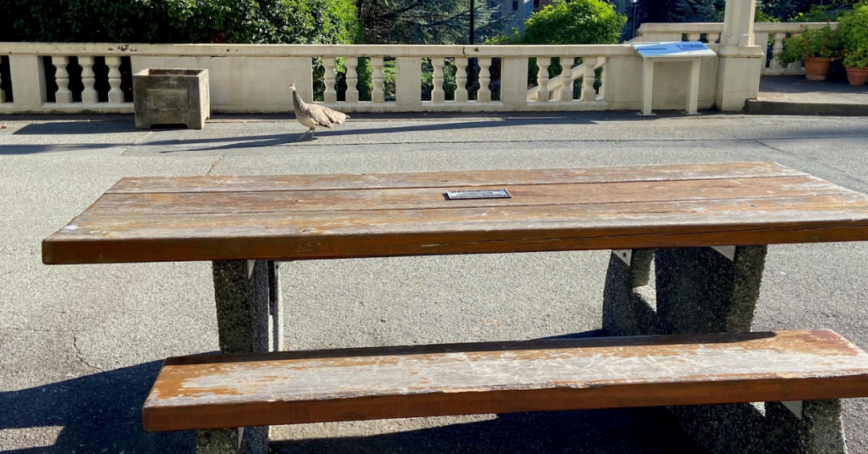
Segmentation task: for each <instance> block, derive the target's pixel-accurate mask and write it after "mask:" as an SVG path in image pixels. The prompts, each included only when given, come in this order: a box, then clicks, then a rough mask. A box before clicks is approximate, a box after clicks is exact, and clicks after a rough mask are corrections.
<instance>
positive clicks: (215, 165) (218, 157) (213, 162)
mask: <svg viewBox="0 0 868 454" xmlns="http://www.w3.org/2000/svg"><path fill="white" fill-rule="evenodd" d="M222 160H223V156H217V159H215V160H214V161H212V162H211V167H210V168H209V169H208V171H207V172H205V175H211V171H212V170H214V167H217V164H219V163H220V161H222Z"/></svg>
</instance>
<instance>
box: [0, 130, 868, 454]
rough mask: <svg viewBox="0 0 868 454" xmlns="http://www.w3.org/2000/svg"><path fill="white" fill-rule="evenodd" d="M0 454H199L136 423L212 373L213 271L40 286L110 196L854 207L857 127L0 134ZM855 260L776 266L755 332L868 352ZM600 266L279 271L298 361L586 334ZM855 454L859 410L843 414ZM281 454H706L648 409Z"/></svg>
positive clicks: (145, 270) (444, 429)
mask: <svg viewBox="0 0 868 454" xmlns="http://www.w3.org/2000/svg"><path fill="white" fill-rule="evenodd" d="M0 125H4V126H6V128H5V129H0V194H2V195H3V196H2V197H0V213H2V215H0V377H2V379H0V409H2V410H0V451H4V452H7V451H8V452H20V453H54V452H57V453H73V452H75V453H121V452H123V453H126V454H130V453H143V452H161V453H171V452H191V451H190V450H192V448H193V435H192V434H191V433H189V432H180V433H168V434H147V433H144V432H143V431H142V429H141V418H140V410H141V405H142V403H143V401H144V398H145V396H146V395H147V393H148V391H149V388H150V386H151V384H152V383H153V380H154V378H155V377H156V374H157V371H158V370H159V367H160V363H161V361H162V360H163V359H165V358H166V357H168V356H174V355H187V354H196V353H206V352H213V351H215V350H216V349H217V326H216V318H215V311H214V302H213V287H212V283H211V276H210V273H211V270H210V264H209V263H159V264H124V265H93V266H90V265H88V266H46V265H43V264H42V261H41V251H40V247H41V245H40V243H41V241H42V239H44V238H45V237H47V236H48V235H50V234H51V233H53V232H54V231H56V230H58V229H60V228H61V227H63V226H64V225H65V224H66V223H67V222H68V221H69V220H70V219H72V217H74V216H75V215H77V214H79V213H80V212H81V211H83V210H84V209H85V208H87V207H88V206H89V205H90V204H91V203H92V202H93V201H95V200H96V198H97V197H99V195H100V194H102V193H103V192H104V191H105V190H106V189H108V188H109V187H110V186H111V185H112V184H114V183H115V182H116V181H117V180H118V179H120V178H122V177H124V176H139V175H204V174H212V175H229V174H234V175H253V174H307V173H371V172H397V171H401V172H413V171H434V170H469V169H508V168H553V167H583V166H614V165H640V164H669V163H700V162H732V161H748V160H772V161H777V162H780V163H782V164H784V165H787V166H790V167H793V168H796V169H799V170H802V171H805V172H808V173H811V174H813V175H815V176H818V177H820V178H824V179H827V180H829V181H832V182H834V183H837V184H839V185H842V186H844V187H848V188H851V189H854V190H857V191H861V192H866V193H868V159H866V152H868V118H858V117H851V118H845V117H798V116H786V117H773V116H762V117H760V116H741V115H721V114H714V113H706V114H704V115H700V116H682V115H659V116H656V117H640V116H637V115H635V114H633V113H593V114H538V115H519V114H516V115H507V116H504V115H485V114H478V115H473V116H447V115H422V114H418V115H405V116H389V115H380V116H374V115H361V114H359V115H353V118H352V119H351V121H350V122H349V123H348V124H347V125H345V126H344V127H341V128H340V129H337V130H335V131H328V130H325V131H320V132H317V135H316V137H317V138H316V140H314V141H300V139H301V137H302V134H303V133H304V132H305V128H304V127H302V126H300V125H299V124H298V123H296V122H295V121H294V120H292V118H291V117H285V116H263V117H253V116H250V117H247V116H234V117H233V116H215V118H214V119H213V120H211V121H210V122H209V123H208V125H207V126H206V128H205V129H204V130H201V131H196V130H177V129H156V130H150V131H137V130H135V128H134V125H133V121H132V118H131V117H128V116H117V117H111V116H109V117H28V118H25V117H13V116H5V117H4V116H0ZM866 257H868V243H836V244H814V245H787V246H773V247H770V249H769V256H768V262H767V265H766V268H765V274H764V283H763V287H762V292H761V296H760V302H759V305H758V310H757V313H756V319H755V323H754V329H755V330H783V329H802V328H830V329H834V330H836V331H838V332H839V333H841V334H842V335H844V336H845V337H847V338H848V339H850V340H852V341H854V342H855V343H856V344H858V345H860V346H861V347H862V348H865V349H868V304H866V302H868V283H866V278H868V271H866V267H865V259H866ZM607 261H608V252H605V251H595V252H561V253H530V254H508V255H478V256H444V257H425V258H419V257H409V258H388V259H365V260H333V261H310V262H290V263H284V264H282V267H281V279H282V281H281V284H282V287H283V288H282V290H283V295H284V298H285V300H286V304H287V312H288V315H287V318H286V320H285V324H286V336H287V339H286V341H287V344H288V345H289V347H290V348H292V349H315V348H333V347H361V346H382V345H399V344H424V343H439V342H472V341H486V340H488V341H491V340H520V339H533V338H543V337H554V336H567V335H573V336H575V335H598V334H600V333H599V329H600V326H601V322H600V317H601V302H602V289H603V282H604V277H605V270H606V264H607ZM844 408H845V415H844V425H845V430H846V431H847V435H848V445H849V449H850V452H851V453H868V399H853V400H847V401H845V403H844ZM272 439H273V440H274V441H273V443H272V448H273V449H274V450H275V451H276V452H282V453H283V452H285V453H290V452H291V453H293V454H296V453H304V454H307V453H326V452H349V453H425V454H427V453H464V452H466V453H504V452H510V453H618V454H621V453H701V452H702V450H701V449H699V448H698V447H697V446H695V445H694V444H693V442H692V441H691V440H690V439H689V438H687V437H686V436H685V435H684V434H683V432H681V430H680V429H679V428H678V426H677V424H676V423H675V422H674V420H673V419H672V418H671V417H670V416H669V415H668V413H667V412H666V411H664V410H662V409H656V408H650V409H623V410H595V411H576V412H554V413H535V414H515V415H483V416H473V417H460V418H457V417H455V418H453V417H449V418H445V417H444V418H416V419H406V420H387V421H374V422H352V423H329V424H310V425H299V426H282V427H275V428H273V429H272Z"/></svg>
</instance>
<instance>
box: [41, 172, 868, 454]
mask: <svg viewBox="0 0 868 454" xmlns="http://www.w3.org/2000/svg"><path fill="white" fill-rule="evenodd" d="M452 192H458V194H452V196H453V197H450V196H449V195H447V194H449V193H452ZM864 240H868V196H865V195H863V194H860V193H857V192H854V191H851V190H848V189H845V188H842V187H840V186H837V185H835V184H832V183H829V182H826V181H823V180H820V179H818V178H815V177H812V176H810V175H807V174H805V173H803V172H799V171H797V170H794V169H791V168H788V167H785V166H782V165H780V164H777V163H772V162H749V163H728V164H695V165H694V164H691V165H669V166H642V167H611V168H585V169H547V170H486V171H466V172H432V173H394V174H361V175H295V176H288V175H284V176H191V177H130V178H124V179H122V180H120V181H119V182H118V183H117V184H115V185H114V186H113V187H112V188H111V189H109V190H108V191H107V192H106V193H105V194H104V195H103V196H102V197H100V198H99V200H97V201H96V203H94V204H93V205H92V206H91V207H89V208H88V209H87V210H85V211H84V212H83V213H82V214H81V215H79V216H77V217H76V218H75V219H73V220H72V221H71V222H70V223H69V224H68V225H67V226H66V227H63V228H62V229H60V230H59V231H58V232H56V233H55V234H53V235H51V236H50V237H49V238H47V239H46V240H45V241H44V242H43V261H44V262H45V263H46V264H94V263H124V262H162V261H205V260H207V261H212V262H213V277H214V289H215V299H216V308H217V318H218V330H219V339H220V350H221V353H226V354H247V355H240V356H238V355H235V356H232V355H228V356H227V355H216V356H207V355H206V356H197V357H187V358H172V359H169V360H167V362H166V364H165V366H164V368H163V370H162V371H161V373H160V376H159V377H158V379H157V383H156V384H155V386H154V389H153V390H152V393H151V395H150V396H149V398H148V401H147V402H146V404H145V408H144V424H145V428H146V429H147V430H154V431H163V430H190V429H198V430H199V432H198V447H199V450H200V452H236V451H237V450H238V449H248V450H254V451H255V450H259V451H261V452H264V449H266V447H267V441H268V436H267V433H268V429H267V425H269V424H287V423H299V422H318V421H339V420H352V419H374V418H391V417H409V416H427V415H441V414H442V415H448V414H473V413H486V412H510V411H537V410H562V409H580V408H615V407H624V406H648V405H678V407H673V408H672V410H673V412H674V413H675V414H676V415H677V416H678V417H679V420H680V421H681V423H682V425H683V426H684V427H685V430H687V431H688V432H689V433H690V434H692V435H693V436H694V437H695V438H696V439H697V440H698V441H700V442H701V443H703V444H704V445H705V446H706V447H708V448H709V449H710V450H711V451H712V452H737V451H739V450H742V452H744V450H745V449H747V447H750V449H756V448H757V447H758V446H760V447H761V446H766V447H768V448H769V449H771V450H773V451H778V450H779V449H780V448H781V447H782V446H784V447H789V448H792V449H791V450H786V451H787V452H844V449H845V448H844V441H843V432H842V429H841V422H840V412H841V410H840V401H839V400H838V399H840V398H845V397H857V396H868V355H866V354H865V352H863V351H861V350H860V349H859V348H858V347H856V346H854V345H853V344H850V343H849V342H847V341H846V340H845V339H843V338H841V337H840V336H838V335H837V334H835V333H832V332H830V331H823V330H814V331H794V332H779V333H751V332H750V331H751V323H752V320H753V313H754V309H755V306H756V302H757V298H758V296H759V288H760V284H761V280H762V270H763V265H764V261H765V255H766V251H767V245H769V244H782V243H813V242H833V241H864ZM599 249H611V250H612V254H611V258H610V261H609V269H608V273H607V278H606V283H605V291H604V295H603V299H604V305H603V306H604V307H603V314H602V318H603V328H604V329H605V330H606V331H607V332H608V333H609V334H610V335H612V336H627V337H622V338H601V339H578V340H564V341H558V342H555V343H550V342H551V341H531V342H529V343H522V342H519V343H497V344H468V345H447V346H421V347H420V346H417V347H394V348H371V349H355V350H343V351H320V352H283V353H266V352H279V351H282V350H283V345H282V339H283V335H282V331H281V330H282V323H281V318H282V316H283V301H282V298H281V295H280V285H279V282H278V280H279V272H278V262H280V261H287V260H319V259H337V258H368V257H391V256H410V255H442V254H487V253H514V252H535V251H568V250H570V251H575V250H599ZM652 261H653V262H654V264H655V275H654V276H651V275H650V269H651V263H652ZM652 278H653V279H655V281H656V292H653V291H652V292H650V293H649V291H648V289H649V287H648V284H649V281H650V279H652ZM649 335H652V336H650V337H649ZM635 336H640V337H635ZM601 358H604V359H605V358H608V359H607V360H606V361H608V362H606V363H605V364H602V363H601V362H600V361H601ZM470 363H473V364H472V366H473V367H474V368H473V371H474V373H473V374H470V375H468V374H467V370H468V369H467V367H468V364H470ZM697 364H699V365H700V366H697ZM518 365H520V366H521V367H518ZM615 365H618V367H615ZM480 366H483V367H480ZM697 367H698V369H697ZM517 370H525V371H532V373H528V374H526V375H522V374H521V373H518V372H516V371H517ZM470 376H472V377H471V378H468V377H470ZM751 401H766V402H767V404H766V405H765V408H764V409H763V410H762V411H761V410H757V408H756V406H752V405H750V404H748V403H745V402H751ZM781 402H782V403H781ZM720 403H733V404H731V405H723V406H722V405H698V404H720ZM681 405H689V406H685V407H682V406H681ZM760 413H764V416H763V417H759V416H758V415H759V414H760ZM237 426H245V427H247V429H246V431H241V430H235V429H232V428H233V427H237ZM723 429H726V430H723ZM735 432H738V433H739V434H740V435H739V437H732V436H731V434H732V433H735ZM242 445H244V446H242ZM821 445H822V446H825V447H823V448H822V449H825V450H822V449H821ZM760 452H762V451H760ZM769 452H770V451H769Z"/></svg>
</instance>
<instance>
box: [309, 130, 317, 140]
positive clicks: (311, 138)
mask: <svg viewBox="0 0 868 454" xmlns="http://www.w3.org/2000/svg"><path fill="white" fill-rule="evenodd" d="M314 134H316V128H310V140H313V135H314Z"/></svg>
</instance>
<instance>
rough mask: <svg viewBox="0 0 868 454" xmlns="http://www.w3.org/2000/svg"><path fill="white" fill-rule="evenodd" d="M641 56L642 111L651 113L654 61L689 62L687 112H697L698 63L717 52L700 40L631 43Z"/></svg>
mask: <svg viewBox="0 0 868 454" xmlns="http://www.w3.org/2000/svg"><path fill="white" fill-rule="evenodd" d="M633 48H634V49H636V51H637V52H639V55H641V56H642V112H641V115H653V114H652V113H651V92H652V91H653V89H654V63H657V62H681V61H688V62H690V83H689V86H688V88H687V113H688V114H694V115H695V114H697V113H698V105H699V63H700V61H701V60H700V59H701V58H702V57H715V56H717V54H715V53H714V51H713V50H711V49H709V48H708V46H706V45H705V43H701V42H673V43H633Z"/></svg>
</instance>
